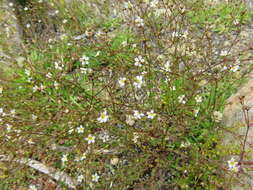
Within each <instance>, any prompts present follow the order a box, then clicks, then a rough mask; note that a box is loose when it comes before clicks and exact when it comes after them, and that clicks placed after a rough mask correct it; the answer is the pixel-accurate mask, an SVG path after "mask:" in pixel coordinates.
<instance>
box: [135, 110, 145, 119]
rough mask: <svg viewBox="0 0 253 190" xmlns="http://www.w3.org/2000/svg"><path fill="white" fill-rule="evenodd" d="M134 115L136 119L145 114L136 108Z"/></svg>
mask: <svg viewBox="0 0 253 190" xmlns="http://www.w3.org/2000/svg"><path fill="white" fill-rule="evenodd" d="M133 116H134V118H135V119H141V118H142V117H143V116H144V114H143V113H140V112H139V111H137V110H134V115H133Z"/></svg>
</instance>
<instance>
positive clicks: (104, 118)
mask: <svg viewBox="0 0 253 190" xmlns="http://www.w3.org/2000/svg"><path fill="white" fill-rule="evenodd" d="M97 120H98V121H99V123H105V122H107V121H108V120H109V116H108V115H107V111H106V110H105V111H104V112H102V113H101V114H100V117H99V118H97Z"/></svg>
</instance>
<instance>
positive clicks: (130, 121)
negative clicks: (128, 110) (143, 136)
mask: <svg viewBox="0 0 253 190" xmlns="http://www.w3.org/2000/svg"><path fill="white" fill-rule="evenodd" d="M126 123H127V124H128V125H130V126H133V125H134V123H135V121H134V117H133V116H132V115H127V116H126Z"/></svg>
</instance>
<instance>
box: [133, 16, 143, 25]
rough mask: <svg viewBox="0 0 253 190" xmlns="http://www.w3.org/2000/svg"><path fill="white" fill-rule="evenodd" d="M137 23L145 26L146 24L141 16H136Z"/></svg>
mask: <svg viewBox="0 0 253 190" xmlns="http://www.w3.org/2000/svg"><path fill="white" fill-rule="evenodd" d="M135 23H136V25H137V26H138V27H143V26H144V20H143V19H142V18H140V17H139V16H137V17H136V19H135Z"/></svg>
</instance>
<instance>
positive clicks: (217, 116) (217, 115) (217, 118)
mask: <svg viewBox="0 0 253 190" xmlns="http://www.w3.org/2000/svg"><path fill="white" fill-rule="evenodd" d="M222 116H223V115H222V113H221V112H219V111H214V112H213V119H214V121H215V122H220V121H221V120H222Z"/></svg>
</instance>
